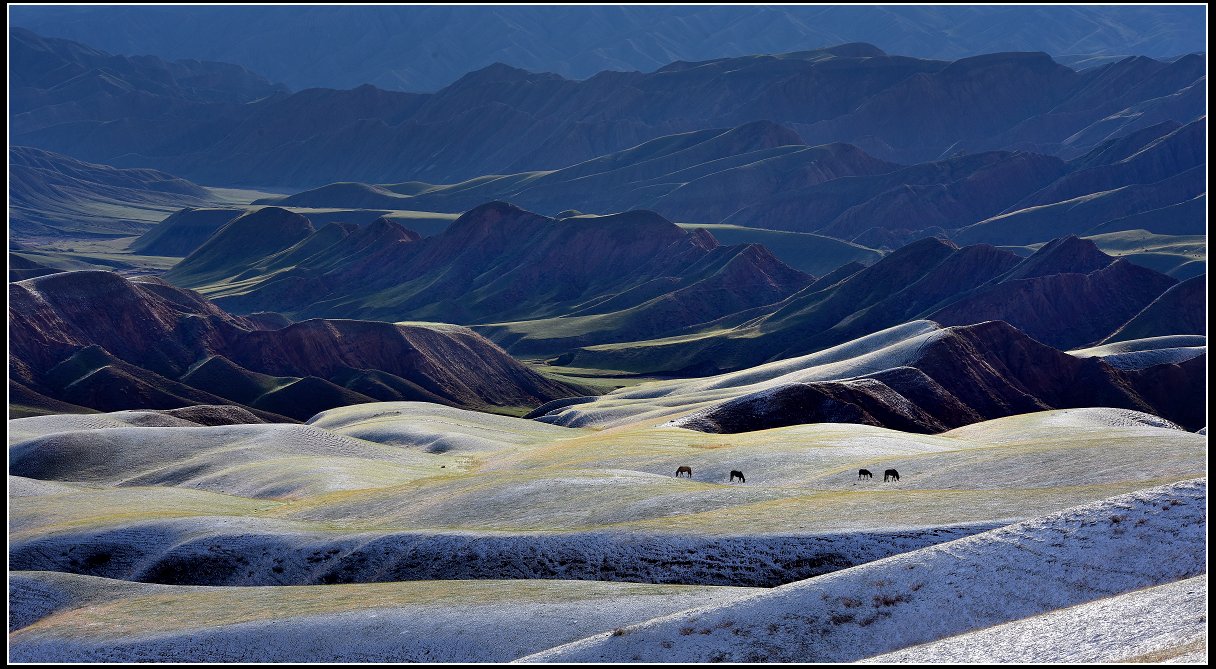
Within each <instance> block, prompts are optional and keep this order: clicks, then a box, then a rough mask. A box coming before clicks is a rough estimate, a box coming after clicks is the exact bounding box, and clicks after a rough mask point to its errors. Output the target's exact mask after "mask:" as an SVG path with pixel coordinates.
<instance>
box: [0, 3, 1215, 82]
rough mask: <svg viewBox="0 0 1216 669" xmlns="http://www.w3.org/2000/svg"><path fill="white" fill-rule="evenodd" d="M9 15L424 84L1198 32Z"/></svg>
mask: <svg viewBox="0 0 1216 669" xmlns="http://www.w3.org/2000/svg"><path fill="white" fill-rule="evenodd" d="M10 19H11V20H12V22H13V24H14V25H18V26H22V27H25V28H29V29H31V30H34V31H36V32H39V33H42V34H46V35H53V36H55V37H64V38H68V39H73V40H80V41H84V42H88V43H90V44H95V45H96V46H98V47H100V48H103V49H106V50H109V51H112V52H116V53H123V54H155V55H157V56H160V57H162V58H166V59H179V58H196V59H210V60H228V61H232V62H237V63H241V64H242V65H244V66H246V67H248V68H250V69H252V70H255V71H257V72H262V73H264V74H266V75H268V76H269V77H271V78H273V79H275V80H276V81H283V82H285V83H287V84H288V85H290V86H292V87H294V88H308V87H317V86H324V87H329V88H350V87H354V86H358V85H359V84H363V83H370V84H374V85H376V86H378V87H380V88H385V89H397V90H410V91H433V90H436V89H438V88H441V87H442V86H444V85H446V84H448V83H451V82H452V81H454V80H455V79H456V78H458V77H459V76H460V75H462V74H464V73H465V72H469V71H471V70H476V69H478V68H481V67H484V66H485V65H489V64H491V63H493V62H496V61H502V62H505V63H509V64H511V65H514V66H516V67H521V68H525V69H529V70H541V69H544V70H552V71H554V72H557V73H559V74H561V75H562V76H565V77H568V78H576V79H583V78H586V77H590V76H592V75H594V74H595V73H597V72H600V71H602V70H640V71H643V72H650V71H653V70H655V69H657V68H659V67H662V66H663V65H666V64H667V63H670V62H673V61H678V60H684V61H702V60H708V59H712V58H723V57H731V56H744V55H749V54H756V53H782V52H790V51H800V50H805V49H812V48H818V47H823V46H828V45H832V44H844V43H847V42H872V43H875V44H881V45H884V46H885V47H886V48H888V49H891V50H894V51H897V52H899V53H906V54H909V55H913V56H920V57H925V58H938V59H948V60H953V59H957V58H962V57H966V56H973V55H977V54H980V53H990V52H993V51H1017V50H1033V51H1044V52H1047V53H1050V54H1052V55H1055V56H1072V58H1071V59H1070V60H1074V61H1076V62H1079V63H1085V64H1088V63H1090V62H1099V63H1101V62H1103V57H1110V56H1112V55H1114V56H1121V55H1129V54H1144V55H1147V56H1153V57H1163V56H1164V57H1168V56H1177V55H1180V54H1182V53H1187V52H1193V51H1201V50H1203V49H1204V48H1205V40H1204V37H1205V34H1204V31H1203V23H1204V15H1203V11H1202V9H1201V8H1199V7H1181V6H1135V7H1133V6H1100V5H1091V6H1057V7H1029V6H1020V7H996V6H871V7H820V6H788V5H786V6H766V7H729V6H718V7H708V6H666V7H656V6H650V7H643V6H591V7H543V8H541V7H523V6H517V7H510V6H499V7H477V8H473V7H440V6H431V7H408V8H406V7H391V6H380V7H372V6H357V7H341V8H339V7H324V6H317V7H308V8H301V7H291V8H288V7H274V6H245V7H234V8H216V7H191V8H188V9H187V8H181V7H155V6H153V7H130V8H127V7H115V8H107V9H104V10H101V9H97V8H90V7H22V6H18V7H15V8H14V9H13V11H12V13H11V16H10Z"/></svg>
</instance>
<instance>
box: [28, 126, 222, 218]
mask: <svg viewBox="0 0 1216 669" xmlns="http://www.w3.org/2000/svg"><path fill="white" fill-rule="evenodd" d="M8 169H9V234H10V235H11V236H12V237H14V238H15V239H19V240H20V239H23V238H30V237H45V236H51V237H63V236H73V237H80V236H122V235H131V234H138V233H140V232H143V231H145V230H147V229H148V228H149V227H150V226H151V225H152V224H153V223H156V222H157V221H160V220H161V219H162V218H164V217H165V215H167V214H168V213H170V212H172V211H174V210H176V209H180V208H181V207H184V206H191V205H199V204H204V203H207V202H211V201H213V200H214V199H215V198H214V197H213V196H212V195H211V194H210V193H209V192H208V191H207V190H206V189H203V188H201V187H199V186H196V185H194V184H192V183H190V182H189V181H186V180H184V179H180V178H178V177H175V176H173V175H170V174H165V173H164V172H160V171H157V170H149V169H117V168H114V167H110V166H108V165H95V164H92V163H85V162H81V161H79V160H76V159H74V158H69V157H68V156H65V155H61V154H58V153H52V152H50V151H43V150H41V149H35V148H31V147H27V146H14V147H12V148H11V149H9V154H8Z"/></svg>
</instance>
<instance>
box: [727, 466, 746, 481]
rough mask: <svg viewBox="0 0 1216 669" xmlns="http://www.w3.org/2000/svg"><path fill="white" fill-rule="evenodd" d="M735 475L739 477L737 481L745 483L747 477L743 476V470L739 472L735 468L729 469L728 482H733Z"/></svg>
mask: <svg viewBox="0 0 1216 669" xmlns="http://www.w3.org/2000/svg"><path fill="white" fill-rule="evenodd" d="M736 476H738V477H739V483H747V479H745V478H743V472H741V471H739V470H737V469H732V470H730V482H731V483H734V482H735V477H736Z"/></svg>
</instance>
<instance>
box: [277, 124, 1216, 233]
mask: <svg viewBox="0 0 1216 669" xmlns="http://www.w3.org/2000/svg"><path fill="white" fill-rule="evenodd" d="M1206 130H1207V124H1206V119H1200V120H1197V121H1193V122H1191V123H1188V124H1186V125H1180V124H1178V123H1175V122H1163V123H1159V124H1156V125H1153V126H1149V127H1147V128H1144V129H1142V130H1139V131H1136V132H1133V133H1131V134H1129V135H1120V136H1118V137H1116V138H1114V139H1110V140H1107V141H1105V142H1102V143H1101V144H1099V145H1098V146H1096V147H1095V148H1094V149H1092V150H1091V151H1089V152H1087V153H1085V154H1083V155H1081V156H1078V157H1077V158H1075V159H1073V160H1070V161H1063V160H1061V159H1059V158H1057V157H1054V156H1049V155H1043V154H1036V153H1026V152H1008V151H988V152H982V153H975V154H969V155H961V156H956V157H953V158H949V159H946V160H941V161H934V162H929V163H920V164H916V165H910V166H903V165H898V164H895V163H890V162H887V161H883V160H879V159H877V158H874V157H873V156H870V155H868V154H867V153H866V152H865V151H862V150H861V149H859V148H857V147H856V146H853V145H851V144H840V143H835V144H826V145H822V146H815V147H810V146H807V145H806V144H804V143H803V142H802V140H801V139H800V138H799V136H798V134H797V133H795V132H794V131H793V130H791V129H790V128H788V127H785V126H781V125H778V124H775V123H771V122H768V121H757V122H753V123H749V124H746V125H743V126H739V127H737V128H731V129H726V130H704V131H697V132H689V133H681V134H676V135H669V136H666V137H661V138H658V139H654V140H651V141H649V142H644V143H642V144H640V145H638V146H636V147H632V148H630V149H626V150H624V151H618V152H614V153H610V154H606V155H604V156H600V157H598V158H594V159H592V160H588V161H586V162H582V163H579V164H577V165H572V166H570V167H566V168H563V169H559V170H554V171H542V172H525V173H518V174H509V175H486V176H483V177H479V178H477V179H471V180H469V181H466V182H462V183H458V184H450V185H434V184H427V183H422V182H417V181H414V182H405V183H399V184H385V185H368V184H359V183H334V184H329V185H326V186H322V187H320V188H317V189H313V190H308V191H304V192H301V193H297V194H294V195H289V196H276V197H271V198H265V199H263V200H259V201H258V202H259V203H263V204H276V205H280V206H294V207H331V208H332V207H345V208H384V209H417V210H427V211H441V212H463V211H466V210H468V209H471V208H472V207H475V206H477V205H478V204H481V203H483V202H486V201H489V200H506V201H510V202H512V203H514V204H517V205H519V206H522V207H525V208H530V209H533V210H535V211H543V212H551V213H558V214H559V215H560V212H563V211H565V210H568V209H569V208H570V207H571V206H574V205H577V206H578V208H579V209H580V210H581V211H587V212H609V211H624V210H628V209H638V208H644V209H652V210H654V211H656V212H658V213H660V214H662V215H663V216H665V217H667V218H670V219H672V220H676V221H689V222H702V223H715V224H716V223H722V224H726V225H734V226H739V227H745V228H762V229H774V230H787V231H793V232H807V233H815V234H818V235H821V236H828V237H833V238H837V239H841V240H846V241H852V242H854V243H858V244H861V245H864V246H872V247H888V248H890V247H898V246H902V245H903V244H904V243H907V242H909V241H913V240H915V239H917V238H920V237H923V236H928V235H942V236H945V235H950V236H952V237H955V238H957V239H959V240H960V241H965V242H968V243H979V242H987V243H993V244H1004V245H1026V244H1033V243H1036V242H1046V241H1048V240H1050V239H1053V238H1054V237H1057V236H1059V235H1060V234H1064V233H1073V234H1092V233H1099V232H1103V233H1105V232H1117V231H1123V230H1132V229H1142V228H1157V227H1159V224H1157V225H1155V224H1154V223H1153V222H1152V219H1154V217H1156V218H1160V219H1166V220H1169V221H1170V225H1169V228H1168V230H1162V231H1163V232H1169V233H1173V234H1203V231H1204V219H1203V215H1202V213H1201V211H1200V209H1201V208H1199V207H1190V208H1188V203H1190V202H1191V201H1193V200H1194V199H1195V198H1198V197H1201V196H1203V195H1204V193H1205V191H1206V178H1205V170H1204V165H1205V156H1204V155H1203V151H1202V149H1201V148H1199V147H1202V146H1203V142H1204V137H1205V136H1206ZM1166 212H1171V213H1172V214H1173V215H1167V213H1166ZM1145 219H1150V220H1145Z"/></svg>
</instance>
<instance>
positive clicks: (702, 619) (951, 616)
mask: <svg viewBox="0 0 1216 669" xmlns="http://www.w3.org/2000/svg"><path fill="white" fill-rule="evenodd" d="M1206 493H1207V483H1206V480H1205V479H1198V480H1193V481H1184V482H1180V483H1175V484H1171V485H1166V486H1159V487H1156V488H1149V489H1146V490H1142V491H1139V492H1135V493H1130V494H1126V495H1120V496H1117V497H1112V498H1110V499H1106V500H1102V501H1100V502H1096V503H1092V504H1087V505H1083V506H1079V507H1074V508H1071V509H1068V510H1065V511H1062V512H1059V513H1055V514H1051V515H1048V516H1042V517H1039V518H1035V519H1032V520H1028V521H1025V522H1021V523H1017V524H1014V525H1010V526H1007V527H1004V528H1000V529H996V530H992V531H990V532H985V533H982V534H977V535H974V536H972V537H968V538H965V539H960V540H958V541H952V542H949V543H945V544H939V545H937V546H932V547H929V548H925V549H922V550H918V551H913V552H910V553H906V554H903V555H897V556H894V557H891V558H887V559H885V560H879V561H876V562H872V563H869V564H864V565H861V566H858V567H854V568H852V569H846V570H842V571H837V572H834V573H831V574H827V575H825V576H820V577H816V578H812V579H808V580H805V581H799V582H796V583H791V584H789V585H785V586H781V587H779V588H774V589H773V590H770V591H767V592H765V593H763V594H759V595H756V596H753V597H750V598H747V599H744V600H742V601H739V602H737V603H734V604H729V605H725V606H707V607H702V608H699V609H694V610H692V611H687V612H683V613H677V614H674V615H671V616H667V617H664V618H658V619H655V620H652V621H649V622H646V623H643V624H640V625H635V626H633V627H629V628H626V629H625V630H624V633H623V634H620V635H598V636H594V637H590V638H587V639H584V640H582V641H578V642H575V643H572V644H568V645H566V646H561V647H558V648H554V649H551V650H549V651H545V652H542V653H537V654H535V655H531V656H529V657H527V658H523V660H524V661H544V662H563V661H564V662H596V661H607V662H622V661H631V660H635V659H641V658H645V659H646V660H647V661H651V662H706V661H770V662H773V661H776V662H847V661H855V660H859V659H862V658H865V657H871V656H873V655H877V654H881V653H886V652H890V651H894V650H898V649H900V648H905V647H908V646H911V645H916V644H923V643H927V642H930V641H936V640H938V639H942V638H946V637H950V636H955V635H958V634H962V633H965V632H968V631H971V630H975V629H979V628H984V627H989V626H992V625H997V624H1001V623H1005V622H1010V621H1012V620H1017V619H1021V618H1027V617H1029V616H1034V615H1039V614H1043V613H1046V612H1049V611H1053V610H1055V609H1060V608H1063V607H1067V606H1074V605H1077V604H1083V603H1086V602H1091V601H1094V600H1096V599H1100V598H1103V597H1109V596H1112V595H1116V594H1121V593H1125V592H1128V591H1131V590H1135V589H1139V588H1145V587H1149V586H1153V585H1160V584H1164V583H1170V582H1173V581H1177V580H1181V579H1184V578H1190V577H1193V576H1197V575H1199V574H1202V573H1205V571H1206V564H1205V547H1206V540H1207V539H1206V534H1207V532H1206V530H1207V520H1206V519H1207V504H1206Z"/></svg>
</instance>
